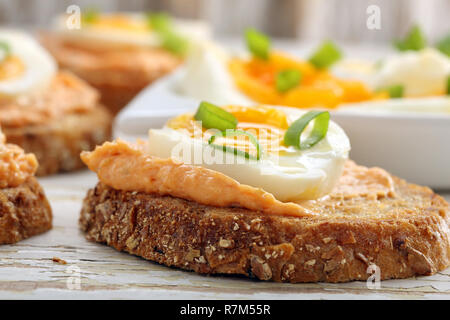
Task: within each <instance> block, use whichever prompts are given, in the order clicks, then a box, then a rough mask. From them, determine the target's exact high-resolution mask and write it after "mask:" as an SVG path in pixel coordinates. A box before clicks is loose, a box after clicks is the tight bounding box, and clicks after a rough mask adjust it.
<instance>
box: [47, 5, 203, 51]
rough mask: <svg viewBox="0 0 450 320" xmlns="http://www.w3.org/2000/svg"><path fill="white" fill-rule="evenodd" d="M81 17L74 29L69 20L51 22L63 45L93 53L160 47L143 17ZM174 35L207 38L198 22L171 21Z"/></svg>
mask: <svg viewBox="0 0 450 320" xmlns="http://www.w3.org/2000/svg"><path fill="white" fill-rule="evenodd" d="M85 14H86V13H81V22H82V23H81V25H80V26H79V27H74V26H73V25H72V24H71V23H68V22H69V21H70V16H68V15H62V16H58V17H57V18H56V19H55V20H54V22H53V29H54V30H55V32H57V33H58V34H59V35H60V36H62V37H63V38H64V39H65V40H66V41H68V42H71V43H75V44H78V45H83V46H86V47H92V48H95V49H99V48H103V49H105V48H106V49H108V48H116V47H129V46H133V47H136V46H137V47H159V46H161V44H162V41H163V39H162V38H161V36H160V34H159V33H158V32H156V30H155V29H154V28H152V27H151V25H150V23H149V20H148V17H147V16H146V14H144V13H134V12H121V13H96V14H95V17H93V18H92V19H89V21H86V20H85V19H83V15H85ZM171 25H172V28H173V31H174V32H176V33H177V34H179V35H181V36H184V37H186V38H189V39H197V38H199V39H201V38H207V37H209V35H210V30H209V28H208V26H207V25H206V24H205V23H204V22H201V21H194V20H182V19H173V21H172V20H171Z"/></svg>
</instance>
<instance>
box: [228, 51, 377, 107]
mask: <svg viewBox="0 0 450 320" xmlns="http://www.w3.org/2000/svg"><path fill="white" fill-rule="evenodd" d="M229 70H230V72H231V74H232V77H233V78H234V81H235V83H236V85H237V87H238V88H239V89H240V90H241V91H242V92H243V93H244V94H246V95H247V96H249V97H250V98H251V99H253V100H254V101H257V102H259V103H264V104H272V105H284V106H292V107H298V108H313V107H327V108H335V107H336V106H337V105H339V104H340V103H344V102H358V101H364V100H371V99H375V98H380V97H379V96H378V95H374V94H373V93H372V92H370V90H369V89H368V88H367V87H366V86H365V85H364V84H363V83H362V82H359V81H351V80H342V79H338V78H336V77H334V76H333V75H331V74H330V73H329V72H327V71H324V70H318V69H316V68H315V67H314V66H313V65H312V64H310V63H309V62H306V61H300V60H297V59H294V58H293V57H290V56H288V55H286V54H283V53H279V52H273V53H271V55H270V57H269V59H268V60H261V59H258V58H251V59H250V60H248V61H247V60H242V59H239V58H234V59H232V60H231V61H230V63H229ZM284 70H297V71H299V72H300V74H301V76H302V78H301V81H300V84H299V85H298V86H296V87H295V88H292V89H291V90H288V91H287V92H284V93H281V92H278V91H277V89H276V77H277V75H278V73H279V72H281V71H284Z"/></svg>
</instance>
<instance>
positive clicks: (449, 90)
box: [447, 76, 450, 95]
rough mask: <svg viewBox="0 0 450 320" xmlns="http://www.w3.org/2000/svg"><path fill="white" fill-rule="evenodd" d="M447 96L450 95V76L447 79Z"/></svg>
mask: <svg viewBox="0 0 450 320" xmlns="http://www.w3.org/2000/svg"><path fill="white" fill-rule="evenodd" d="M447 94H448V95H450V76H448V77H447Z"/></svg>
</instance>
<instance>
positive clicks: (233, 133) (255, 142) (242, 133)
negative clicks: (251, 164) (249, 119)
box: [208, 129, 262, 160]
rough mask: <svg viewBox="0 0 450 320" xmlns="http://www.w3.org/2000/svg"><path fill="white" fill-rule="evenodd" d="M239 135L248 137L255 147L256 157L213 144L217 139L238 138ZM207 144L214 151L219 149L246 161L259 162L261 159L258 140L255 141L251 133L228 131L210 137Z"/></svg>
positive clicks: (235, 149)
mask: <svg viewBox="0 0 450 320" xmlns="http://www.w3.org/2000/svg"><path fill="white" fill-rule="evenodd" d="M240 135H245V136H247V137H249V139H250V142H251V143H252V144H253V145H254V146H255V147H256V157H255V156H252V155H250V154H249V153H248V152H245V151H242V150H239V149H237V148H233V147H228V146H225V145H218V144H214V143H213V142H214V141H215V140H216V138H217V137H235V136H240ZM208 144H209V145H210V146H212V147H214V148H216V149H221V150H223V151H225V152H231V153H234V154H235V155H239V156H243V157H245V158H246V159H254V160H259V159H261V155H262V151H261V145H260V144H259V141H258V139H256V137H255V136H254V135H252V134H251V133H249V132H247V131H244V130H233V129H228V130H226V131H225V132H222V133H219V134H215V135H212V136H211V137H210V138H209V140H208Z"/></svg>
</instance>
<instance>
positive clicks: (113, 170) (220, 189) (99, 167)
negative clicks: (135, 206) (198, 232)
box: [81, 140, 394, 216]
mask: <svg viewBox="0 0 450 320" xmlns="http://www.w3.org/2000/svg"><path fill="white" fill-rule="evenodd" d="M81 158H82V160H83V162H84V163H85V164H86V165H87V166H88V167H89V169H90V170H92V171H94V172H96V173H97V175H98V178H99V179H100V181H101V182H102V183H104V184H105V185H107V186H109V187H112V188H114V189H117V190H124V191H138V192H145V193H153V194H158V195H170V196H173V197H178V198H182V199H186V200H191V201H195V202H198V203H201V204H204V205H211V206H217V207H242V208H246V209H249V210H255V211H261V212H263V213H265V214H273V215H282V216H311V215H313V213H312V212H311V211H310V210H308V209H306V207H305V206H303V205H302V203H301V202H299V203H293V202H281V201H279V200H277V199H276V198H275V197H274V196H273V195H272V194H271V193H268V192H266V191H264V190H262V189H260V188H255V187H252V186H249V185H244V184H240V183H239V182H237V181H236V180H234V179H232V178H230V177H228V176H227V175H225V174H223V173H220V172H217V171H214V170H210V169H206V168H203V167H200V166H194V165H187V164H183V163H181V162H178V161H176V160H174V159H172V158H167V159H162V158H158V157H155V156H150V155H149V154H148V153H147V152H146V144H145V142H139V143H137V144H129V143H127V142H124V141H121V140H116V141H114V142H107V143H105V144H103V145H102V146H98V147H97V148H96V149H95V150H94V151H92V152H83V153H82V154H81ZM339 184H340V185H338V186H337V187H336V192H335V191H333V192H332V194H335V193H336V195H339V194H342V195H343V196H344V197H350V198H351V197H357V196H358V197H368V198H371V197H372V196H373V194H375V195H378V194H385V195H387V196H394V195H393V191H392V190H393V185H392V179H391V177H390V175H389V174H388V173H387V172H385V171H384V170H382V169H378V168H373V169H368V168H365V167H361V166H357V165H355V164H354V163H353V162H351V161H349V162H348V164H347V165H346V170H345V171H344V175H343V176H342V177H341V179H340V183H339ZM314 201H316V200H314Z"/></svg>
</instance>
